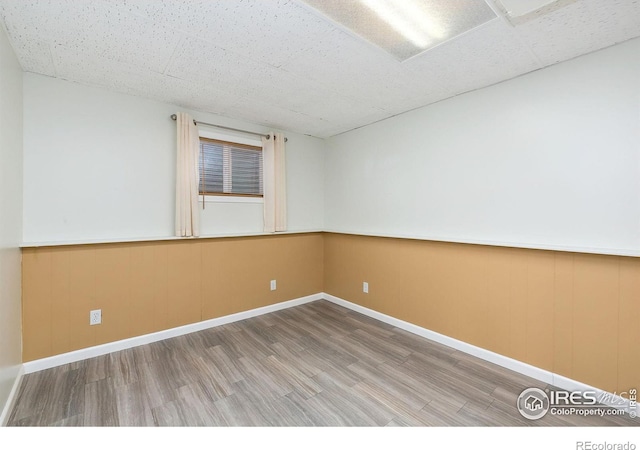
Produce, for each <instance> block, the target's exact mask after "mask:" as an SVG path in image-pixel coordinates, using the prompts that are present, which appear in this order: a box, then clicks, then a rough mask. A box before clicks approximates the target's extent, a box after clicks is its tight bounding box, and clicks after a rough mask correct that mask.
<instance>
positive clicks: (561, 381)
mask: <svg viewBox="0 0 640 450" xmlns="http://www.w3.org/2000/svg"><path fill="white" fill-rule="evenodd" d="M322 298H324V299H325V300H327V301H330V302H332V303H335V304H336V305H340V306H343V307H345V308H347V309H350V310H352V311H356V312H359V313H360V314H364V315H365V316H369V317H371V318H373V319H376V320H379V321H381V322H384V323H387V324H389V325H393V326H394V327H397V328H400V329H402V330H405V331H408V332H410V333H413V334H416V335H418V336H421V337H423V338H426V339H429V340H432V341H435V342H438V343H439V344H442V345H446V346H447V347H451V348H454V349H456V350H459V351H461V352H464V353H467V354H469V355H472V356H475V357H477V358H480V359H482V360H485V361H488V362H490V363H493V364H496V365H498V366H501V367H504V368H506V369H509V370H513V371H514V372H517V373H519V374H522V375H525V376H528V377H531V378H533V379H536V380H538V381H542V382H543V383H547V384H550V385H552V386H556V387H558V388H561V389H565V390H567V391H594V392H596V393H597V394H596V395H597V396H598V398H604V399H607V400H608V401H606V402H605V403H606V404H607V405H609V406H611V407H613V408H621V409H625V410H627V411H629V406H630V403H629V399H627V398H624V397H621V396H620V395H617V394H615V393H610V392H606V391H603V390H602V389H598V388H595V387H593V386H589V385H587V384H584V383H581V382H579V381H576V380H572V379H570V378H567V377H563V376H562V375H558V374H555V373H553V372H550V371H548V370H544V369H540V368H538V367H534V366H532V365H529V364H527V363H524V362H522V361H518V360H516V359H513V358H509V357H507V356H504V355H500V354H498V353H495V352H492V351H490V350H485V349H483V348H480V347H477V346H475V345H471V344H468V343H466V342H463V341H460V340H458V339H454V338H451V337H449V336H445V335H443V334H440V333H436V332H435V331H431V330H428V329H426V328H423V327H420V326H417V325H414V324H412V323H409V322H405V321H404V320H400V319H396V318H395V317H391V316H388V315H386V314H383V313H380V312H378V311H374V310H373V309H369V308H366V307H364V306H360V305H358V304H356V303H351V302H349V301H347V300H344V299H341V298H339V297H336V296H335V295H331V294H327V293H323V294H322Z"/></svg>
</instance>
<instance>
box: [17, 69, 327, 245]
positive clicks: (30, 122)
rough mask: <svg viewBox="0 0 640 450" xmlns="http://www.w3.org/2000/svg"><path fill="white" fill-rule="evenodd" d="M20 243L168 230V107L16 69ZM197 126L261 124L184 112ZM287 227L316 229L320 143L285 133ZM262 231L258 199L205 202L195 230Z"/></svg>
mask: <svg viewBox="0 0 640 450" xmlns="http://www.w3.org/2000/svg"><path fill="white" fill-rule="evenodd" d="M24 108H25V111H24V120H25V127H24V165H25V169H24V173H25V176H24V237H23V239H24V241H25V242H50V241H54V242H55V241H76V240H93V239H97V240H101V239H104V240H110V239H128V238H155V237H163V236H167V237H168V236H172V235H173V229H174V211H175V146H176V131H175V128H176V126H175V122H174V121H172V120H171V119H170V118H169V116H170V115H171V114H174V113H175V112H177V111H184V109H183V108H179V107H177V106H175V105H170V104H165V103H160V102H156V101H152V100H148V99H144V98H140V97H135V96H130V95H125V94H118V93H114V92H111V91H108V90H104V89H98V88H92V87H87V86H83V85H80V84H76V83H71V82H67V81H63V80H59V79H53V78H48V77H44V76H41V75H35V74H28V73H27V74H25V75H24ZM187 112H189V113H191V114H192V115H193V117H194V118H196V119H197V120H200V121H204V122H210V123H216V124H220V125H227V126H231V127H235V128H241V129H250V130H252V131H257V132H261V133H262V132H265V133H266V132H268V131H269V130H268V129H266V128H264V127H260V126H257V125H252V124H247V123H242V122H238V121H233V120H230V119H227V118H222V117H217V116H214V115H211V114H205V113H201V112H195V111H188V110H187ZM286 136H287V137H288V139H289V141H288V143H287V188H288V204H287V206H288V213H289V230H291V231H303V230H318V229H322V227H323V215H324V214H323V206H324V199H323V183H324V179H323V169H322V166H323V164H324V155H323V151H324V142H323V141H322V140H320V139H316V138H311V137H307V136H301V135H296V134H294V133H286ZM262 231H263V221H262V205H261V204H255V203H254V204H247V203H243V204H237V203H207V204H206V208H205V210H204V211H203V212H202V224H201V233H202V234H203V235H207V234H236V233H259V232H262Z"/></svg>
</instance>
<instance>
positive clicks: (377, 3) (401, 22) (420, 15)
mask: <svg viewBox="0 0 640 450" xmlns="http://www.w3.org/2000/svg"><path fill="white" fill-rule="evenodd" d="M360 3H362V4H363V5H364V6H366V7H367V8H369V9H370V10H372V11H373V12H375V13H376V14H377V15H378V17H380V19H382V20H384V21H385V22H387V23H388V24H389V25H391V27H393V29H394V30H396V31H397V32H398V33H400V34H401V35H403V36H404V37H405V38H406V39H407V40H408V41H410V42H411V43H413V44H414V45H415V46H416V47H418V48H427V47H429V44H431V43H432V42H433V38H432V36H431V33H430V30H431V29H433V28H435V26H433V21H432V20H431V18H430V17H429V15H428V14H426V12H425V11H424V10H422V9H421V8H420V5H419V4H418V3H417V2H416V1H414V0H400V1H398V0H360ZM433 32H434V34H436V33H438V34H442V32H441V31H440V30H433Z"/></svg>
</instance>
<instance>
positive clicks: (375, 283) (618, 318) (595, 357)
mask: <svg viewBox="0 0 640 450" xmlns="http://www.w3.org/2000/svg"><path fill="white" fill-rule="evenodd" d="M324 243H325V248H324V257H325V264H324V267H325V278H324V290H325V292H327V293H329V294H332V295H335V296H337V297H340V298H343V299H345V300H348V301H351V302H354V303H357V304H359V305H362V306H365V307H367V308H371V309H373V310H376V311H379V312H382V313H384V314H388V315H390V316H393V317H396V318H398V319H402V320H405V321H407V322H411V323H413V324H416V325H419V326H421V327H424V328H428V329H430V330H433V331H436V332H438V333H442V334H445V335H447V336H450V337H453V338H455V339H459V340H461V341H464V342H468V343H470V344H473V345H476V346H478V347H482V348H485V349H488V350H491V351H494V352H496V353H499V354H502V355H505V356H508V357H511V358H514V359H517V360H520V361H523V362H526V363H529V364H531V365H534V366H537V367H540V368H543V369H546V370H550V371H552V372H554V373H558V374H560V375H563V376H566V377H569V378H572V379H574V380H577V381H580V382H583V383H587V384H589V385H592V386H595V387H598V388H601V389H605V390H607V391H609V392H618V393H620V392H625V391H626V392H628V390H629V388H632V387H635V388H638V387H640V358H639V357H638V355H640V327H639V326H638V325H639V323H640V259H638V258H628V257H616V256H602V255H588V254H578V253H565V252H553V251H541V250H527V249H517V248H503V247H491V246H482V245H467V244H455V243H441V242H430V241H420V240H410V239H392V238H377V237H364V236H352V235H342V234H325V237H324ZM363 281H367V282H368V283H369V293H368V294H364V293H363V292H362V282H363Z"/></svg>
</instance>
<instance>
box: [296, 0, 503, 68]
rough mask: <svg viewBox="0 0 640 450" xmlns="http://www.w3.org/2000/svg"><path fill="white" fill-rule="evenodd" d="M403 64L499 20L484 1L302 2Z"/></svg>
mask: <svg viewBox="0 0 640 450" xmlns="http://www.w3.org/2000/svg"><path fill="white" fill-rule="evenodd" d="M301 1H303V2H304V3H306V4H307V5H309V6H311V7H312V8H314V9H315V10H317V11H319V12H320V13H321V14H323V15H325V16H327V17H328V18H329V19H331V20H332V21H334V22H336V23H338V24H340V25H341V26H343V27H345V28H346V29H348V30H350V31H351V32H353V33H355V34H356V35H358V36H360V37H362V38H363V39H365V40H367V41H369V42H371V43H373V44H375V45H377V46H378V47H380V48H382V49H383V50H385V51H386V52H388V53H390V54H391V55H393V56H394V57H395V58H396V59H398V60H400V61H404V60H406V59H409V58H411V57H412V56H415V55H418V54H420V53H422V52H424V51H425V50H428V49H430V48H432V47H435V46H436V45H438V44H441V43H443V42H445V41H447V40H449V39H452V38H454V37H456V36H459V35H461V34H462V33H464V32H466V31H469V30H471V29H473V28H476V27H478V26H480V25H482V24H483V23H486V22H488V21H490V20H492V19H495V18H496V14H495V13H494V12H493V10H492V9H491V8H490V7H489V6H488V5H487V3H486V2H484V1H481V0H455V1H452V0H354V1H344V0H301Z"/></svg>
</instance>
